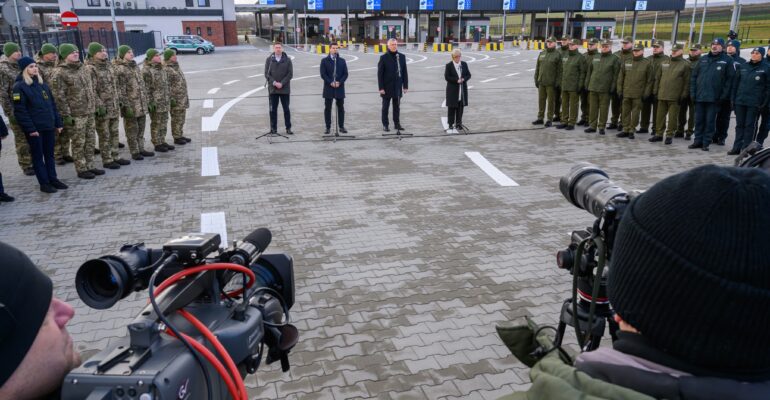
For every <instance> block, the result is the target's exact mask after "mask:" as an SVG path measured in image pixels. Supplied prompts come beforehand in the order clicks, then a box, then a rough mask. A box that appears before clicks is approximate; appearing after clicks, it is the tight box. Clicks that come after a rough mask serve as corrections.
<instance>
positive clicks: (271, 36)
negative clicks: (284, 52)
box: [267, 13, 273, 42]
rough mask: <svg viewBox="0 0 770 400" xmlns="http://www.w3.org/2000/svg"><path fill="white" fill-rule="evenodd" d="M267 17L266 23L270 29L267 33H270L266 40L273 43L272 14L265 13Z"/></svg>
mask: <svg viewBox="0 0 770 400" xmlns="http://www.w3.org/2000/svg"><path fill="white" fill-rule="evenodd" d="M267 17H268V18H267V22H268V24H270V29H268V31H269V32H270V37H269V38H268V40H270V42H272V41H273V13H267Z"/></svg>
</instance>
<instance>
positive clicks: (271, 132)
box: [254, 96, 289, 144]
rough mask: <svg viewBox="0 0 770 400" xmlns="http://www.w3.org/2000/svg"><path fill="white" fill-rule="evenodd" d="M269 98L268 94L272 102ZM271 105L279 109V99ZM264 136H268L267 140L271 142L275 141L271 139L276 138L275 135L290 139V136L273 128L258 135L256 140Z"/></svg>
mask: <svg viewBox="0 0 770 400" xmlns="http://www.w3.org/2000/svg"><path fill="white" fill-rule="evenodd" d="M269 99H270V97H269V96H268V102H270V103H272V102H271V101H270V100H269ZM270 107H275V108H276V111H277V110H278V100H276V101H275V104H270ZM270 111H271V112H272V110H270ZM277 118H278V116H276V119H277ZM263 137H266V138H267V142H268V143H271V144H272V143H273V141H272V140H271V139H272V138H274V137H282V138H284V139H286V140H289V137H288V136H286V135H281V134H280V133H278V131H274V130H273V129H272V128H271V129H270V131H269V132H267V133H265V134H262V135H259V136H257V137H256V138H255V139H254V140H259V139H262V138H263Z"/></svg>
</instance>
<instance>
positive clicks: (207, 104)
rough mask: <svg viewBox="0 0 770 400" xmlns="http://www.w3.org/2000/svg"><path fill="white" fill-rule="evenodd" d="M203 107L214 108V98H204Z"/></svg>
mask: <svg viewBox="0 0 770 400" xmlns="http://www.w3.org/2000/svg"><path fill="white" fill-rule="evenodd" d="M203 108H214V99H206V100H203Z"/></svg>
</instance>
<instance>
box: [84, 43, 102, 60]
mask: <svg viewBox="0 0 770 400" xmlns="http://www.w3.org/2000/svg"><path fill="white" fill-rule="evenodd" d="M103 48H104V46H102V45H101V44H100V43H97V42H91V43H89V44H88V56H89V57H93V56H95V55H96V53H98V52H100V51H102V49H103Z"/></svg>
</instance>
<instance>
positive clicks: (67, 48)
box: [59, 43, 78, 58]
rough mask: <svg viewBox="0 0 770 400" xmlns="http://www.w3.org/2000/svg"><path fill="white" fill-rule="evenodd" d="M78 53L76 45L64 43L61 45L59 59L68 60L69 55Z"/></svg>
mask: <svg viewBox="0 0 770 400" xmlns="http://www.w3.org/2000/svg"><path fill="white" fill-rule="evenodd" d="M76 51H78V48H77V47H75V45H74V44H69V43H64V44H61V45H59V57H61V58H67V56H68V55H70V54H72V53H74V52H76Z"/></svg>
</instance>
